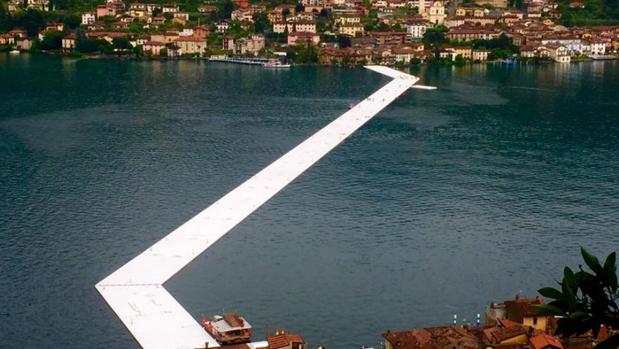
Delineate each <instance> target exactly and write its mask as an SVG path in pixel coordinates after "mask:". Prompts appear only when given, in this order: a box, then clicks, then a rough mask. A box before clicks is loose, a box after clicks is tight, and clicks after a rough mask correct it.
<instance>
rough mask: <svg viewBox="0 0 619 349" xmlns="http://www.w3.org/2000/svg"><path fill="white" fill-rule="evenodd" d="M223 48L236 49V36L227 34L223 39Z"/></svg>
mask: <svg viewBox="0 0 619 349" xmlns="http://www.w3.org/2000/svg"><path fill="white" fill-rule="evenodd" d="M221 48H222V49H223V50H230V51H234V37H232V36H229V35H226V36H225V37H224V38H223V40H222V41H221Z"/></svg>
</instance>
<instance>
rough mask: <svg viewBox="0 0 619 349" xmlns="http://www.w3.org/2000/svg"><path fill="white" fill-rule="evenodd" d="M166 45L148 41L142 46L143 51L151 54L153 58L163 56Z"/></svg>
mask: <svg viewBox="0 0 619 349" xmlns="http://www.w3.org/2000/svg"><path fill="white" fill-rule="evenodd" d="M165 45H166V44H165V43H164V42H157V41H148V42H145V43H144V45H143V46H142V49H143V50H144V52H146V53H147V54H151V55H153V56H159V55H161V50H163V49H164V48H166V46H165Z"/></svg>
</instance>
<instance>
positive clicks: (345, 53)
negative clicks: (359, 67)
mask: <svg viewBox="0 0 619 349" xmlns="http://www.w3.org/2000/svg"><path fill="white" fill-rule="evenodd" d="M371 60H372V50H368V49H353V48H350V47H348V48H323V49H322V50H320V56H319V61H320V63H321V64H346V63H347V64H357V63H361V64H366V63H367V62H370V61H371Z"/></svg>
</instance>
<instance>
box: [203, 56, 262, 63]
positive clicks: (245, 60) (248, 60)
mask: <svg viewBox="0 0 619 349" xmlns="http://www.w3.org/2000/svg"><path fill="white" fill-rule="evenodd" d="M208 61H209V62H223V63H235V64H246V65H264V64H265V63H267V62H268V61H269V60H268V59H267V58H227V57H225V58H224V57H210V58H209V59H208Z"/></svg>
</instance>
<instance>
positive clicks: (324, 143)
mask: <svg viewBox="0 0 619 349" xmlns="http://www.w3.org/2000/svg"><path fill="white" fill-rule="evenodd" d="M366 68H368V69H371V70H373V71H376V72H378V73H381V74H384V75H387V76H389V77H391V78H393V80H392V81H391V82H389V83H388V84H386V85H385V86H383V87H382V88H381V89H379V90H378V91H376V92H374V93H373V94H372V95H370V96H369V97H367V98H366V99H364V100H363V101H362V102H360V103H359V104H357V105H356V106H354V107H353V108H351V109H350V110H348V111H347V112H345V113H344V114H342V115H341V116H340V117H338V118H337V119H335V120H334V121H332V122H331V123H329V124H328V125H327V126H325V127H324V128H323V129H321V130H320V131H318V132H316V133H315V134H314V135H312V136H311V137H309V138H308V139H306V140H305V141H304V142H303V143H301V144H299V145H298V146H296V147H295V148H293V149H292V150H291V151H289V152H288V153H286V154H285V155H283V156H282V157H280V158H279V159H277V160H276V161H275V162H273V163H272V164H270V165H269V166H267V167H266V168H264V169H263V170H262V171H260V172H258V173H257V174H256V175H254V176H253V177H251V178H250V179H248V180H247V181H245V182H244V183H243V184H241V185H239V186H238V187H237V188H235V189H234V190H232V191H231V192H229V193H228V194H226V195H225V196H224V197H222V198H221V199H219V200H218V201H216V202H215V203H213V204H212V205H211V206H209V207H208V208H206V209H205V210H204V211H202V212H200V213H199V214H197V215H196V216H195V217H193V218H192V219H190V220H189V221H187V222H186V223H184V224H183V225H181V226H180V227H178V228H177V229H176V230H174V231H173V232H171V233H170V234H168V235H167V236H166V237H164V238H163V239H161V240H160V241H158V242H157V243H155V244H154V245H152V246H151V247H149V248H148V249H147V250H146V251H144V252H142V253H141V254H140V255H138V256H137V257H135V258H134V259H132V260H131V261H129V262H128V263H127V264H125V265H124V266H122V267H121V268H120V269H118V270H116V271H115V272H113V273H112V274H111V275H109V276H108V277H106V278H105V279H103V280H102V281H101V282H99V283H98V284H97V285H96V288H97V290H98V291H99V293H100V294H101V295H102V296H103V298H104V299H105V300H106V302H107V303H108V304H109V305H110V307H111V308H112V310H113V311H114V312H115V313H116V315H118V317H119V318H120V320H121V321H122V322H123V323H124V324H125V326H126V327H127V328H128V329H129V331H130V332H131V334H132V335H133V336H134V337H135V339H136V340H137V341H138V343H139V344H140V345H141V346H142V347H143V348H147V349H151V348H165V349H169V348H179V349H180V348H186V349H195V348H204V347H205V346H206V343H208V347H209V348H213V347H219V344H218V343H217V341H216V340H215V339H214V338H212V337H211V336H210V335H209V334H208V333H207V332H206V331H205V330H204V329H203V328H202V326H201V325H200V324H199V323H198V322H197V321H196V320H195V319H194V318H193V317H192V316H191V314H189V313H188V312H187V311H186V310H185V309H184V308H183V307H182V306H181V305H180V304H179V303H178V302H177V301H176V299H174V297H172V295H170V294H169V293H168V291H166V289H165V288H164V287H163V284H164V283H165V282H166V281H167V280H168V279H170V278H171V277H172V276H173V275H174V274H176V273H178V272H179V271H180V270H181V269H183V268H184V267H185V266H186V265H188V264H189V263H190V262H191V261H192V260H193V259H194V258H196V257H197V256H199V255H200V254H201V253H202V252H204V251H205V250H206V249H207V248H209V247H210V246H211V245H212V244H214V243H215V242H216V241H217V240H218V239H219V238H221V237H222V236H224V235H225V234H226V233H227V232H229V231H230V230H231V229H232V228H234V227H235V226H236V225H238V224H239V223H240V222H242V221H243V220H244V219H245V218H246V217H247V216H249V215H250V214H251V213H252V212H254V211H255V210H256V209H257V208H258V207H260V206H261V205H262V204H264V203H265V202H267V201H268V200H269V199H270V198H271V197H273V196H274V195H275V194H277V192H279V191H280V190H282V189H283V188H284V187H286V186H287V185H288V184H289V183H290V182H292V181H293V180H294V179H295V178H297V177H298V176H299V175H301V174H302V173H303V172H305V171H306V170H307V169H308V168H309V167H311V166H312V165H313V164H315V163H316V162H317V161H318V160H320V159H321V158H322V157H323V156H325V155H326V154H327V153H329V152H330V151H331V150H333V149H334V148H335V147H336V146H337V145H338V144H340V143H341V142H342V141H344V139H346V138H347V137H348V136H350V135H351V134H353V133H354V132H355V131H356V130H357V129H359V128H360V127H361V126H363V125H364V124H365V123H366V122H368V121H369V120H370V119H371V118H372V117H373V116H374V115H376V114H377V113H378V112H380V111H381V110H382V109H383V108H385V107H386V106H387V105H389V104H390V103H391V102H393V101H394V100H395V99H396V98H397V97H398V96H400V95H401V94H402V93H403V92H404V91H406V90H408V89H409V88H410V87H413V85H414V84H415V83H417V81H418V80H419V79H418V78H417V77H415V76H412V75H409V74H405V73H402V72H399V71H397V70H394V69H391V68H387V67H382V66H367V67H366ZM415 87H417V86H415Z"/></svg>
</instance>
